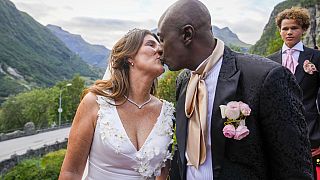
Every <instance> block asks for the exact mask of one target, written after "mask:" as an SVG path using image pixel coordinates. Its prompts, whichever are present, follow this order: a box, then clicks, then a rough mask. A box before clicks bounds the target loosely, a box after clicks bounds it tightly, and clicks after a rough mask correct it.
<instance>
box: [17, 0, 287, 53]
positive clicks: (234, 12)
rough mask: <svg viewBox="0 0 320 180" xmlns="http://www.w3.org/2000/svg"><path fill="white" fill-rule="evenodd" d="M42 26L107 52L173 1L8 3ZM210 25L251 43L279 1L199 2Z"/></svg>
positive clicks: (152, 25)
mask: <svg viewBox="0 0 320 180" xmlns="http://www.w3.org/2000/svg"><path fill="white" fill-rule="evenodd" d="M11 1H12V2H13V3H14V4H15V5H16V7H17V8H18V9H19V10H20V11H24V12H26V13H28V14H29V15H30V16H31V17H33V18H34V19H35V20H36V21H38V22H39V23H41V24H42V25H47V24H53V25H57V26H60V27H62V29H64V30H66V31H68V32H70V33H72V34H79V35H81V36H82V38H83V39H85V40H86V41H87V42H89V43H91V44H99V45H104V46H106V47H107V48H109V49H111V48H112V46H113V45H114V44H115V42H116V41H117V40H118V39H119V38H120V37H122V36H123V35H124V34H126V33H127V32H128V31H129V30H130V29H133V28H145V29H150V30H151V29H155V28H157V21H158V20H159V18H160V17H161V15H162V13H163V12H164V11H165V10H166V9H167V8H168V7H169V6H170V5H171V4H173V3H174V2H176V0H90V1H89V0H11ZM200 1H201V2H203V3H204V4H205V5H206V6H207V8H208V9H209V11H210V14H211V21H212V25H215V26H217V27H219V28H224V27H229V28H230V29H231V31H233V32H234V33H236V34H237V35H238V37H239V39H240V40H242V41H244V42H246V43H249V44H254V43H255V42H256V41H258V40H259V38H260V36H261V35H262V31H263V28H264V26H265V25H266V24H267V22H268V20H269V17H270V14H271V12H272V10H273V8H274V6H276V5H277V4H278V3H280V2H282V1H283V0H200Z"/></svg>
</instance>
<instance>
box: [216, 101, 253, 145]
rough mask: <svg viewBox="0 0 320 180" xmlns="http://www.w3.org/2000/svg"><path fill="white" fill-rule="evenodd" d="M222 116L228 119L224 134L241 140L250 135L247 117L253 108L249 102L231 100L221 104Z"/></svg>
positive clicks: (225, 123)
mask: <svg viewBox="0 0 320 180" xmlns="http://www.w3.org/2000/svg"><path fill="white" fill-rule="evenodd" d="M220 110H221V117H222V118H223V119H226V122H224V125H225V126H224V128H223V130H222V132H223V135H224V136H225V137H227V138H233V139H236V140H241V139H242V138H244V137H246V136H247V135H249V132H250V131H249V129H248V128H247V126H246V117H247V116H249V115H250V113H251V109H250V107H249V106H248V104H246V103H243V102H241V101H231V102H229V103H228V104H227V105H220Z"/></svg>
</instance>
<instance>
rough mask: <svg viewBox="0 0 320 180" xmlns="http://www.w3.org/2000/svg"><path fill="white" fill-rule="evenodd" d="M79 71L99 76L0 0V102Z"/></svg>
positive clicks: (82, 73) (6, 2) (41, 27)
mask: <svg viewBox="0 0 320 180" xmlns="http://www.w3.org/2000/svg"><path fill="white" fill-rule="evenodd" d="M74 74H80V75H81V76H86V77H89V78H91V79H96V78H97V77H99V76H101V75H100V74H99V73H98V72H97V71H96V70H94V69H93V68H92V67H90V66H89V65H88V64H87V63H85V62H84V61H83V60H82V59H81V58H80V57H79V56H77V55H76V54H75V53H73V52H72V51H71V50H69V49H68V48H67V47H66V46H65V45H64V43H63V42H61V41H60V40H59V39H58V38H57V37H56V36H55V35H53V34H52V33H51V31H50V30H49V29H47V28H46V27H44V26H42V25H41V24H39V23H38V22H37V21H35V20H34V19H33V18H32V17H30V16H29V15H28V14H26V13H24V12H21V11H19V10H17V9H16V7H15V5H14V4H13V3H12V2H10V1H9V0H0V102H1V101H2V100H4V99H5V97H7V96H9V95H13V94H17V93H19V92H22V91H25V90H29V89H31V88H34V87H47V86H52V85H54V84H55V83H56V82H58V81H61V80H66V79H71V78H72V77H73V75H74Z"/></svg>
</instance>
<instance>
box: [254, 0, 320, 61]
mask: <svg viewBox="0 0 320 180" xmlns="http://www.w3.org/2000/svg"><path fill="white" fill-rule="evenodd" d="M292 6H298V7H304V8H307V9H308V10H309V13H310V18H311V19H310V21H311V25H310V28H309V29H308V31H307V32H306V33H305V36H304V37H303V39H302V41H303V43H304V45H306V46H308V47H311V48H313V47H314V46H315V45H316V44H317V45H318V46H319V45H320V1H319V0H286V1H283V2H281V3H279V4H277V5H276V6H275V7H274V9H273V11H272V13H271V15H270V18H269V21H268V22H267V24H266V25H265V27H264V29H263V33H262V35H261V37H260V39H259V40H258V41H257V42H256V44H255V45H253V46H252V47H251V48H250V53H253V54H259V55H263V56H267V55H270V54H272V53H274V52H275V51H277V50H280V48H281V47H282V44H283V41H282V39H281V37H280V34H279V30H278V28H277V26H276V23H275V17H276V15H277V14H278V13H279V12H281V11H283V10H284V9H287V8H291V7H292Z"/></svg>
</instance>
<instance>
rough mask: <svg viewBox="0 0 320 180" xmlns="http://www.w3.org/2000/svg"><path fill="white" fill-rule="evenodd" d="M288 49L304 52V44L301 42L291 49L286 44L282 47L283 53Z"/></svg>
mask: <svg viewBox="0 0 320 180" xmlns="http://www.w3.org/2000/svg"><path fill="white" fill-rule="evenodd" d="M288 49H294V50H298V51H304V49H303V43H302V42H301V41H300V42H298V43H297V44H296V45H294V46H293V47H292V48H289V47H288V46H287V45H286V44H285V43H283V45H282V53H285V52H286V50H288Z"/></svg>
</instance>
